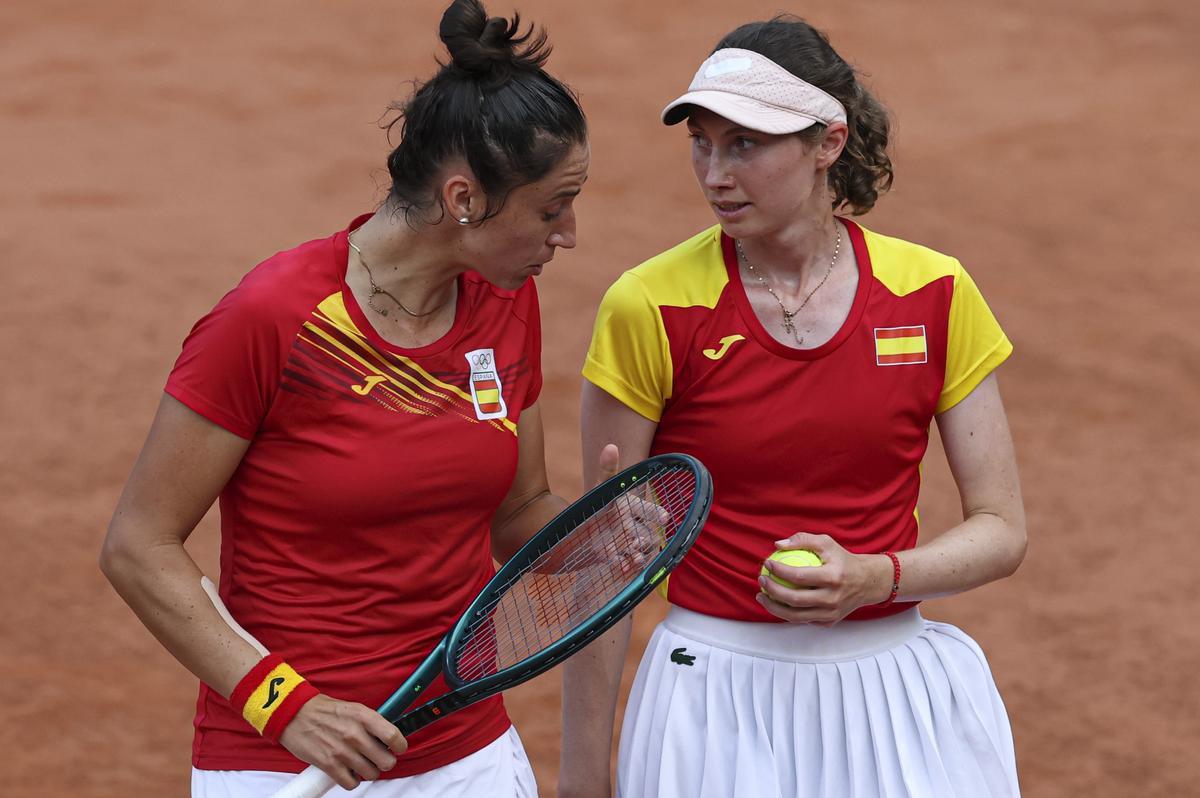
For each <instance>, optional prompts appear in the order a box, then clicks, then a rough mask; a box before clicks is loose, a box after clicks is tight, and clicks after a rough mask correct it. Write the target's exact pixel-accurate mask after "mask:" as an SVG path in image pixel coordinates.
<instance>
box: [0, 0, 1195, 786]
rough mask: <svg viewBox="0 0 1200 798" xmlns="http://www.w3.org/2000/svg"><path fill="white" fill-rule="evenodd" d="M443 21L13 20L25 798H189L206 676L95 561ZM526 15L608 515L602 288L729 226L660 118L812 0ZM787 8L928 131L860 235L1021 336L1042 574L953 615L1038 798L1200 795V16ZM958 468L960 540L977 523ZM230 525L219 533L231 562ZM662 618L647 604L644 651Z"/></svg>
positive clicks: (360, 187)
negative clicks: (780, 14)
mask: <svg viewBox="0 0 1200 798" xmlns="http://www.w3.org/2000/svg"><path fill="white" fill-rule="evenodd" d="M510 2H511V0H503V2H495V0H493V3H492V4H491V9H492V10H493V12H496V13H507V12H509V11H510V10H511V8H512V6H511V5H510ZM442 5H443V4H442V3H441V2H427V1H426V0H420V1H419V2H418V1H417V0H414V1H413V2H391V3H385V2H374V1H372V2H366V1H365V0H346V1H345V2H332V0H327V1H325V2H317V1H316V0H305V1H304V2H300V1H299V0H297V1H296V2H284V1H283V0H268V1H267V2H255V3H235V2H186V3H175V2H172V3H159V2H149V1H146V2H130V1H129V0H104V2H101V3H91V4H87V3H80V2H75V1H74V0H72V1H71V2H65V1H64V0H41V1H39V2H35V1H34V0H8V2H5V3H3V4H0V142H2V148H0V163H2V167H0V175H2V178H0V180H2V182H0V218H2V219H3V223H2V224H0V250H2V251H3V253H4V256H3V266H2V268H3V276H4V283H3V284H4V296H5V297H6V299H5V301H4V312H3V313H2V314H0V330H2V335H0V353H2V356H3V363H4V366H5V373H6V376H5V379H4V381H3V388H2V389H0V398H2V404H0V410H2V412H3V421H2V424H3V437H2V444H0V451H2V452H3V463H2V464H0V487H2V489H3V496H4V500H3V501H2V502H0V529H2V534H3V545H4V550H3V556H2V557H0V605H2V607H3V612H2V613H0V750H2V751H3V752H4V754H3V755H2V758H3V760H4V762H5V768H4V770H5V776H4V778H3V787H0V793H2V794H4V795H11V796H27V795H28V796H32V795H37V796H46V797H47V798H50V797H51V796H80V797H84V796H86V797H87V798H109V797H116V796H182V795H185V794H186V792H187V782H188V769H189V763H188V757H189V752H190V740H191V725H190V720H191V712H192V706H193V701H194V697H195V681H194V679H193V677H191V676H190V675H189V674H188V673H186V672H185V671H184V670H183V669H182V668H181V667H180V666H178V665H177V664H176V663H175V662H174V661H173V660H172V659H171V658H170V657H169V656H168V655H167V654H166V653H165V652H164V651H163V650H162V649H161V648H160V647H159V646H158V644H157V643H156V642H155V641H154V640H153V639H152V638H151V637H150V635H149V634H148V633H147V632H145V631H144V630H143V628H142V627H141V626H140V624H139V623H138V622H137V621H136V620H135V618H134V617H133V615H132V613H131V612H130V611H129V610H128V609H127V608H126V607H125V606H124V604H122V603H121V602H120V601H119V599H118V598H117V596H116V594H115V593H114V592H113V591H112V590H111V589H110V588H109V586H108V584H107V583H106V582H105V580H104V579H103V577H102V576H101V574H100V573H99V571H98V570H97V568H96V555H97V551H98V547H99V545H100V541H101V538H102V536H103V534H104V530H105V526H106V524H107V522H108V519H109V516H110V514H111V512H112V509H113V505H114V503H115V502H116V499H117V495H118V493H119V490H120V487H121V485H122V483H123V481H124V479H125V477H126V475H127V474H128V472H129V469H130V466H131V465H132V462H133V459H134V457H135V455H136V453H137V451H138V449H139V447H140V445H141V443H142V440H143V437H144V435H145V432H146V429H147V427H148V425H149V422H150V418H151V415H152V413H153V410H154V407H155V405H156V403H157V402H158V399H159V395H160V390H161V387H162V384H163V382H164V380H165V378H166V375H167V372H168V369H169V367H170V366H171V364H172V363H173V361H174V358H175V356H176V354H177V353H178V348H179V343H180V341H181V340H182V339H183V337H184V335H185V333H186V332H187V330H188V329H189V328H190V326H191V324H192V322H193V321H194V320H195V319H196V318H197V317H199V316H200V315H201V314H203V313H204V312H205V311H207V310H208V308H209V307H210V306H211V305H212V304H213V303H214V302H215V301H216V300H217V299H218V298H219V297H220V296H221V294H222V293H224V291H226V290H227V289H228V288H229V287H231V286H232V285H233V284H234V283H235V282H236V281H237V279H238V278H239V277H240V275H241V274H242V273H244V272H245V271H247V270H248V269H249V268H250V267H251V266H253V265H254V264H255V263H257V262H258V261H259V260H261V259H263V258H265V257H267V256H269V255H270V254H271V253H273V252H275V251H277V250H280V249H285V248H288V247H291V246H293V245H294V244H296V243H299V242H301V241H305V240H308V239H311V238H315V237H318V236H324V235H327V234H329V233H331V232H332V231H334V230H336V229H339V228H341V227H343V226H344V225H345V224H346V222H348V221H349V220H350V219H351V218H352V217H354V216H355V215H356V214H358V213H360V212H362V211H365V210H369V209H371V208H373V207H374V206H375V205H376V203H377V202H378V201H379V200H380V199H382V197H383V189H382V186H383V185H384V182H383V177H384V174H385V173H384V172H383V171H382V169H381V167H382V164H383V160H384V157H385V154H386V149H387V147H386V141H385V138H384V135H383V133H382V132H381V131H380V130H379V129H378V127H377V126H376V124H375V123H376V121H377V119H378V118H379V116H380V115H381V113H382V111H383V110H384V108H385V106H386V104H387V102H388V101H389V100H391V99H393V98H396V97H399V96H403V95H405V94H406V93H407V91H408V88H409V87H408V85H407V83H406V81H407V80H408V79H409V78H411V77H415V76H427V75H429V74H431V71H432V68H433V66H434V62H433V57H434V55H435V52H436V48H437V40H436V37H435V33H434V32H435V30H436V26H437V22H438V19H439V17H440V13H441V10H442ZM519 8H520V9H521V10H522V11H523V12H525V13H526V15H527V16H528V18H531V19H534V20H536V21H538V22H540V23H543V24H545V25H546V26H547V27H548V28H549V30H550V33H551V37H552V41H553V42H554V43H555V45H556V51H555V54H554V56H553V58H552V60H551V62H550V66H551V69H552V71H554V72H555V73H556V74H557V75H559V76H561V77H562V78H564V79H565V80H566V81H568V82H569V83H570V84H572V85H573V86H574V87H575V88H576V89H577V90H578V92H579V93H580V95H581V97H582V100H583V103H584V106H585V108H586V110H587V112H588V114H589V116H590V120H591V124H592V129H593V138H592V148H593V158H592V170H591V179H590V181H589V183H588V186H587V189H586V190H585V191H584V193H583V195H582V197H581V199H580V201H579V204H578V211H579V216H580V229H579V237H580V246H579V248H578V249H577V250H576V251H574V252H570V253H562V254H561V255H560V257H559V258H558V259H556V260H555V262H554V263H553V264H552V266H551V268H549V269H548V270H547V272H546V274H545V275H544V276H543V277H541V278H540V282H539V289H540V292H541V296H542V306H543V314H544V317H543V324H544V327H545V329H546V331H547V332H546V350H545V361H544V366H545V373H546V389H545V392H544V394H543V413H544V416H545V418H546V420H547V423H548V448H549V460H550V466H551V470H552V482H553V485H554V487H555V488H556V489H557V491H558V492H560V493H562V494H563V495H567V496H574V495H576V494H577V492H578V490H579V476H578V475H579V464H578V458H579V453H578V448H579V444H578V440H577V435H576V428H577V415H578V411H577V397H578V384H579V378H578V376H577V375H578V367H579V364H580V362H581V358H582V356H583V352H584V349H585V346H586V342H587V339H588V336H589V333H590V324H591V320H592V317H593V312H594V308H595V306H596V303H597V302H598V300H599V298H600V296H601V294H602V292H603V290H604V289H605V288H606V287H607V286H608V284H609V283H610V282H611V281H612V280H613V279H615V277H616V276H617V275H618V274H619V273H620V272H621V271H622V270H623V269H626V268H628V267H630V266H633V265H635V264H636V263H637V262H639V261H640V260H642V259H644V258H646V257H648V256H649V255H652V254H654V253H656V252H658V251H659V250H661V249H664V248H665V247H667V246H669V245H671V244H673V243H675V242H677V241H678V240H681V239H682V238H684V237H685V236H687V235H689V234H690V233H692V232H694V231H696V230H698V229H700V228H701V227H704V226H707V225H709V224H710V223H711V220H710V216H709V212H708V210H707V208H706V207H705V206H704V204H703V203H702V202H701V200H700V197H699V194H698V191H697V189H696V187H695V185H694V182H693V178H692V176H691V173H690V169H689V166H688V162H687V150H686V143H685V140H684V134H683V133H682V132H681V131H680V130H678V129H675V128H672V129H666V128H663V127H661V126H660V125H659V124H658V123H657V115H658V111H659V109H660V108H661V106H662V105H663V104H664V103H665V102H666V101H668V100H669V99H671V98H672V97H673V96H674V95H675V94H676V93H678V91H679V90H681V89H682V88H683V87H684V86H686V84H687V82H688V80H689V79H690V77H691V75H692V72H693V71H694V69H695V67H696V65H697V64H698V63H699V61H700V60H701V59H702V58H703V57H704V56H705V55H706V54H707V51H708V49H709V48H710V47H711V45H712V44H713V43H715V41H716V40H717V38H718V37H719V36H720V35H721V34H722V33H724V32H725V31H726V30H727V29H729V28H731V27H732V26H733V25H735V24H737V23H740V22H742V21H748V20H750V19H757V18H763V17H765V16H769V15H770V14H771V13H773V12H774V11H775V10H777V8H778V7H777V6H776V5H774V4H768V3H763V2H758V1H757V0H745V1H744V2H740V3H724V2H716V1H715V0H688V1H687V2H684V0H663V1H661V2H647V1H646V0H641V2H633V0H594V1H593V2H589V3H575V2H567V0H558V2H555V1H554V0H522V2H521V3H520V5H519ZM789 10H792V11H795V12H798V13H801V14H806V15H807V16H808V18H809V19H810V20H812V21H813V22H814V23H816V24H817V25H818V26H819V27H823V28H825V29H826V30H828V31H829V33H830V34H831V36H832V38H833V41H834V44H835V45H836V46H837V47H838V48H839V50H840V51H841V52H842V53H843V54H845V55H847V56H848V57H850V58H851V59H852V60H853V61H854V62H855V63H856V64H857V65H858V66H859V67H860V68H861V69H863V70H865V71H866V72H867V73H869V76H870V77H869V82H870V85H872V86H873V87H874V88H875V89H876V90H877V92H878V94H879V96H880V97H881V98H882V99H883V100H884V102H885V103H886V104H887V105H888V106H889V107H890V109H891V110H892V113H893V115H894V116H895V118H896V122H897V127H896V130H897V134H896V147H895V160H896V162H897V183H896V188H895V190H894V191H893V192H892V194H891V195H890V196H888V197H887V198H886V199H885V200H884V201H883V202H882V203H881V204H880V206H879V207H878V208H877V209H876V210H875V211H874V212H872V213H871V214H870V215H869V216H867V217H865V220H864V223H865V224H866V225H868V226H870V227H872V228H874V229H876V230H879V231H881V232H884V233H889V234H895V235H900V236H903V237H905V238H909V239H911V240H915V241H919V242H922V243H925V244H927V245H930V246H932V247H934V248H937V249H940V250H942V251H945V252H949V253H952V254H954V255H956V256H958V257H959V258H960V259H961V260H962V261H963V262H964V263H965V264H966V265H967V267H968V268H969V269H970V270H971V272H972V274H973V276H974V277H975V279H976V281H977V282H978V283H979V284H980V285H981V287H982V289H983V291H984V294H985V296H986V297H987V298H988V300H989V302H990V303H991V305H992V308H993V309H994V310H995V312H996V314H997V316H998V317H999V318H1000V321H1001V323H1002V324H1003V325H1004V326H1005V327H1006V329H1007V330H1008V332H1009V334H1010V336H1011V337H1012V338H1013V340H1014V343H1015V344H1016V353H1015V355H1014V357H1013V358H1012V360H1011V361H1010V362H1009V363H1008V364H1007V365H1005V366H1004V367H1003V368H1002V369H1001V372H1000V374H1001V385H1002V387H1003V390H1004V393H1005V397H1006V402H1007V405H1008V409H1009V414H1010V418H1011V423H1012V427H1013V430H1014V434H1015V437H1016V441H1017V446H1018V453H1019V455H1020V461H1021V469H1022V476H1023V482H1024V488H1025V498H1026V506H1027V508H1028V512H1029V529H1030V538H1031V546H1030V550H1029V556H1028V558H1027V560H1026V562H1025V564H1024V566H1023V567H1022V568H1021V570H1020V571H1019V573H1018V574H1017V575H1016V576H1015V577H1014V578H1012V579H1009V580H1007V581H1005V582H1003V583H1000V584H995V585H992V586H989V587H986V588H984V589H981V590H978V591H976V592H974V593H972V594H969V595H966V596H960V597H956V598H952V599H949V600H943V601H937V602H930V603H928V604H927V605H926V607H925V612H926V614H927V615H929V616H931V617H935V618H939V619H944V620H950V621H953V622H955V623H958V624H960V625H962V626H963V627H964V628H966V629H967V630H968V631H969V632H970V633H971V634H973V635H974V636H975V637H976V638H977V639H978V640H979V642H980V643H981V644H982V645H983V647H984V649H985V651H986V652H987V653H988V655H989V658H990V661H991V663H992V666H993V669H994V671H995V674H996V678H997V680H998V681H999V683H1000V687H1001V690H1002V692H1003V694H1004V696H1005V699H1006V701H1007V704H1008V707H1009V710H1010V713H1011V715H1012V720H1013V726H1014V731H1015V735H1016V743H1017V752H1018V762H1019V766H1020V770H1021V775H1022V781H1023V787H1024V791H1025V794H1026V795H1028V796H1034V797H1036V798H1049V797H1050V796H1183V795H1194V794H1196V793H1195V790H1196V785H1197V784H1198V783H1200V757H1197V756H1196V746H1197V744H1198V743H1200V713H1197V695H1198V693H1197V688H1196V680H1195V678H1196V674H1195V670H1194V667H1193V663H1194V662H1195V660H1196V655H1197V654H1200V624H1198V623H1197V622H1196V610H1197V594H1198V591H1197V587H1196V584H1197V576H1198V574H1200V556H1198V554H1197V532H1198V529H1200V528H1198V525H1197V521H1196V513H1195V510H1194V507H1195V499H1196V496H1197V491H1198V488H1200V483H1198V482H1197V473H1198V471H1200V454H1198V446H1197V444H1200V414H1198V413H1197V409H1196V408H1197V405H1198V396H1200V322H1198V321H1197V320H1198V319H1200V315H1198V313H1197V310H1196V309H1197V307H1200V276H1198V273H1197V267H1196V265H1195V262H1194V261H1195V253H1196V252H1198V251H1200V236H1198V234H1197V232H1196V231H1197V229H1198V227H1197V225H1196V223H1195V220H1194V218H1193V217H1194V213H1195V207H1196V189H1195V179H1196V177H1197V176H1198V175H1197V161H1196V152H1197V145H1198V144H1200V135H1198V134H1197V129H1198V125H1200V111H1197V106H1196V104H1195V100H1196V86H1197V83H1198V81H1200V56H1198V55H1197V52H1198V51H1197V49H1196V42H1197V41H1198V40H1200V6H1198V5H1197V4H1194V3H1188V2H1183V0H1140V1H1139V2H1136V3H1127V2H1113V1H1112V0H1070V2H1046V1H1045V0H1038V1H1036V2H1035V0H1014V1H1012V2H1005V3H991V2H962V1H961V0H960V1H959V2H953V1H952V0H929V1H928V2H916V0H911V2H910V1H907V0H905V1H899V0H898V1H897V2H892V3H877V2H859V1H858V0H854V1H847V2H842V3H813V4H804V5H792V6H790V7H789ZM400 456H402V453H400ZM939 457H940V453H939V451H938V450H937V449H936V447H934V448H932V449H931V457H930V461H929V463H928V465H927V467H926V476H927V480H926V492H925V498H924V505H923V512H924V515H923V520H924V523H925V528H926V530H928V531H929V533H930V534H933V533H935V532H936V530H938V529H941V528H944V527H945V526H946V525H947V524H949V523H952V522H953V521H955V520H957V513H958V505H957V502H956V499H955V496H954V494H953V491H952V483H951V482H950V480H949V477H948V472H947V470H946V468H945V466H944V465H943V464H942V463H941V461H940V459H939ZM214 520H215V519H214V518H213V517H212V516H211V514H210V517H209V518H208V519H206V521H205V522H204V524H203V525H202V526H201V528H200V529H198V530H197V532H196V533H195V535H193V538H192V542H191V543H190V544H189V547H190V548H191V550H192V551H193V552H194V555H195V556H196V558H197V559H198V560H199V561H200V562H201V563H202V565H203V566H204V568H205V570H206V571H207V572H208V573H210V574H212V575H214V576H215V575H216V558H215V554H216V531H217V530H216V526H215V523H214ZM663 611H664V606H663V605H662V604H661V603H659V602H658V600H657V599H654V600H652V601H651V602H649V603H648V604H647V605H645V606H644V607H643V608H642V609H641V610H640V611H639V616H638V622H637V627H638V634H639V636H640V638H641V639H644V638H645V636H646V635H647V634H648V631H649V629H650V628H651V627H652V626H653V624H654V622H655V621H656V620H657V619H658V618H659V617H660V616H661V614H662V613H663ZM635 648H637V646H636V644H635ZM639 650H640V649H639ZM632 667H633V660H632V659H631V662H630V667H629V669H628V671H627V676H630V677H631V676H632ZM558 693H559V674H558V672H557V671H555V672H553V673H551V674H549V675H547V676H543V677H542V678H540V679H539V680H537V681H535V682H533V683H531V684H530V685H527V686H525V687H524V688H522V689H518V690H516V691H514V692H513V693H512V694H511V697H510V699H509V705H510V710H511V712H512V714H513V716H514V718H515V719H516V721H517V725H518V727H519V729H520V731H521V734H522V735H523V737H524V739H525V742H526V745H527V747H528V748H529V751H530V754H531V756H532V758H533V762H534V766H535V768H536V770H537V772H538V778H539V781H540V783H541V785H542V788H543V794H544V795H547V796H550V795H553V794H554V784H555V779H556V775H557V767H558Z"/></svg>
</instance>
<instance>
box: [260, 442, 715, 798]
mask: <svg viewBox="0 0 1200 798" xmlns="http://www.w3.org/2000/svg"><path fill="white" fill-rule="evenodd" d="M711 502H712V480H711V478H710V477H709V474H708V471H707V470H706V469H705V468H704V466H703V465H701V463H700V462H699V461H698V460H696V459H695V458H693V457H689V456H688V455H683V454H663V455H658V456H656V457H651V458H650V459H648V460H643V461H642V462H640V463H638V464H637V465H634V466H631V467H629V468H627V469H625V470H624V471H622V472H620V473H619V474H617V475H616V476H613V477H612V478H610V479H608V480H605V481H604V482H603V483H602V484H600V485H598V486H596V487H595V488H593V489H592V490H590V491H589V492H588V493H587V494H585V495H584V496H583V497H581V498H580V499H579V500H578V501H576V502H574V503H573V504H571V505H570V506H569V507H567V508H566V509H565V510H563V511H562V512H561V513H559V514H558V515H557V516H556V517H555V518H554V519H553V520H552V521H551V522H550V523H549V524H547V525H546V526H544V527H543V528H542V529H541V530H540V531H539V532H538V533H537V534H536V535H534V536H533V537H532V538H531V539H530V540H529V542H528V543H526V544H525V545H524V546H523V547H521V549H520V550H519V551H518V552H517V553H516V554H514V555H513V557H512V559H510V560H509V561H508V562H507V563H505V564H504V566H503V567H502V568H501V569H500V570H499V571H498V572H497V573H496V575H495V576H494V577H493V578H492V580H491V581H490V582H488V583H487V585H485V586H484V588H483V590H482V591H481V592H480V594H479V596H478V597H477V598H476V599H475V600H474V601H472V602H471V604H470V606H468V607H467V609H466V611H465V612H464V613H463V614H462V617H461V618H459V620H458V621H457V622H456V623H455V624H454V627H453V628H452V629H451V630H450V631H449V633H447V635H446V636H445V637H444V638H442V641H441V642H440V643H438V645H437V647H436V648H434V650H433V651H432V652H431V653H430V654H429V656H428V657H427V658H426V659H425V661H424V662H423V663H421V665H420V666H418V667H417V669H416V670H415V671H414V672H413V674H412V675H411V676H409V677H408V680H407V681H405V682H404V684H402V685H400V687H399V688H398V689H397V690H396V692H394V693H392V695H391V697H390V698H388V700H387V701H385V702H384V703H383V705H382V706H381V707H379V713H380V714H381V715H383V716H384V717H385V718H387V719H388V720H389V721H391V722H392V723H394V724H395V725H396V726H397V728H399V729H400V731H401V732H402V733H403V734H404V735H406V736H407V735H409V734H411V733H412V732H414V731H416V730H417V729H420V728H422V727H424V726H427V725H428V724H430V723H432V722H434V721H435V720H437V719H439V718H442V717H445V716H446V715H448V714H450V713H451V712H454V711H455V710H458V709H462V708H463V707H465V706H468V705H470V704H473V703H475V702H476V701H480V700H482V699H484V698H487V697H489V696H492V695H495V694H496V693H498V692H500V691H502V690H506V689H508V688H510V687H514V686H516V685H518V684H521V683H522V682H525V681H527V680H529V679H532V678H533V677H534V676H537V675H538V674H539V673H542V672H543V671H545V670H547V669H548V668H551V667H553V666H555V665H557V664H558V663H560V662H562V661H563V660H564V659H566V658H567V657H569V656H571V655H572V654H574V653H575V652H577V651H579V650H580V649H581V648H583V647H584V646H586V645H587V644H588V643H590V642H591V641H592V640H594V639H595V638H596V637H598V636H599V635H601V634H602V633H604V632H605V631H606V630H608V629H609V628H610V627H612V625H613V624H615V623H616V622H617V621H618V620H620V619H621V618H622V617H623V616H624V615H626V614H627V613H629V612H630V611H631V610H632V609H633V608H634V607H635V606H636V605H637V604H638V602H640V601H641V600H642V599H644V598H645V597H646V596H647V595H648V594H649V593H650V592H651V591H652V590H653V589H654V588H655V586H656V585H657V584H658V583H659V582H660V581H661V580H662V578H663V577H664V576H666V575H667V574H668V573H670V571H671V569H672V568H674V567H675V566H676V565H678V564H679V561H680V560H682V559H683V555H684V554H686V553H687V551H688V549H689V548H691V545H692V543H694V542H695V540H696V536H697V535H698V534H699V533H700V528H701V527H702V526H703V525H704V522H705V520H706V519H707V518H708V510H709V505H710V504H711ZM439 674H443V675H444V676H445V681H446V684H447V686H448V687H449V688H450V691H449V692H447V693H445V694H444V695H440V696H438V697H437V698H435V699H433V700H431V701H429V702H427V703H425V704H422V705H420V706H418V707H416V708H414V709H408V708H409V707H410V706H411V705H412V704H413V703H414V702H415V701H416V700H417V699H418V698H420V696H421V692H422V691H423V690H425V689H426V688H427V687H428V686H429V685H430V684H431V683H432V682H433V680H434V679H435V678H436V677H437V676H438V675H439ZM405 710H408V711H405ZM334 786H335V782H334V781H333V780H332V779H330V778H329V777H328V776H327V775H325V773H324V772H323V771H322V770H320V769H319V768H317V767H316V766H310V767H309V768H308V769H307V770H305V771H304V772H303V773H301V774H299V775H298V776H296V777H295V778H294V779H292V781H290V782H288V784H287V785H286V786H284V787H283V788H282V789H281V790H279V791H278V792H276V793H275V795H274V796H272V798H319V796H322V795H324V794H325V793H326V792H327V791H329V790H330V789H331V788H333V787H334Z"/></svg>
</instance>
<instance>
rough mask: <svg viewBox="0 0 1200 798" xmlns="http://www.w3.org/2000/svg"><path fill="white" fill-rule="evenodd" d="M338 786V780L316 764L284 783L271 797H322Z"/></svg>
mask: <svg viewBox="0 0 1200 798" xmlns="http://www.w3.org/2000/svg"><path fill="white" fill-rule="evenodd" d="M336 786H337V782H336V781H334V780H333V779H331V778H329V776H327V775H326V774H325V771H323V770H321V769H320V768H319V767H317V766H316V765H309V766H308V769H307V770H305V771H304V772H303V773H300V774H299V775H297V776H296V777H295V778H293V779H292V780H291V781H289V782H288V783H287V784H285V785H283V787H282V788H281V789H280V790H279V791H278V792H276V793H275V794H273V795H272V796H271V798H321V796H322V795H324V794H325V793H327V792H329V791H330V790H332V789H333V788H334V787H336Z"/></svg>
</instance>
